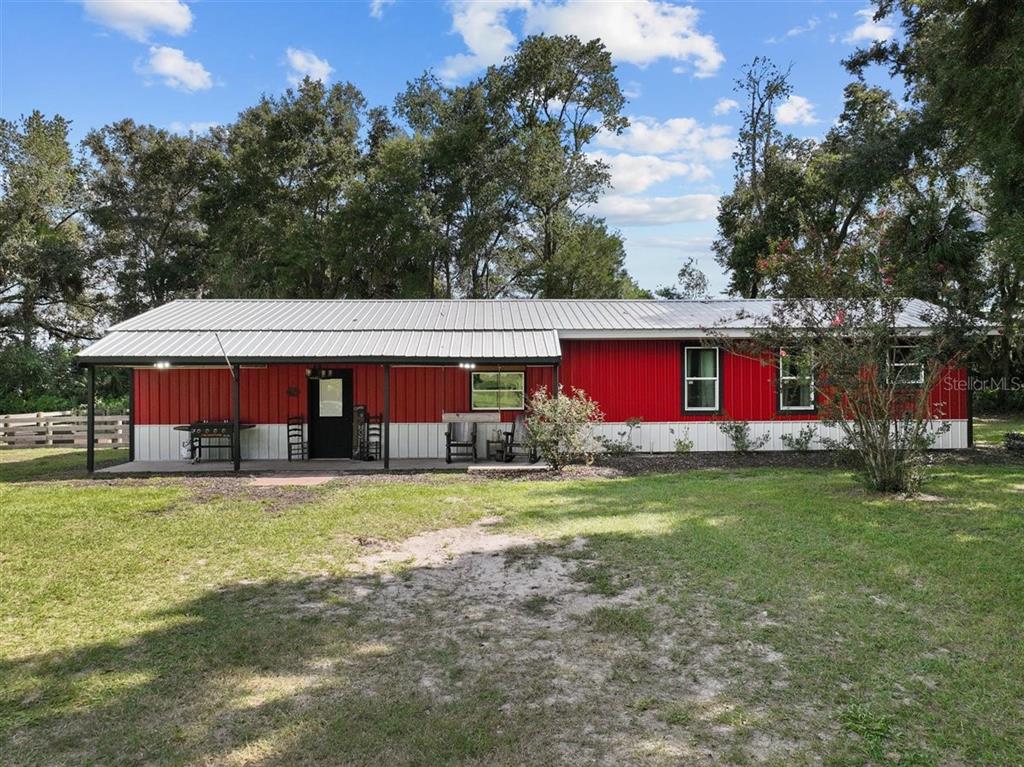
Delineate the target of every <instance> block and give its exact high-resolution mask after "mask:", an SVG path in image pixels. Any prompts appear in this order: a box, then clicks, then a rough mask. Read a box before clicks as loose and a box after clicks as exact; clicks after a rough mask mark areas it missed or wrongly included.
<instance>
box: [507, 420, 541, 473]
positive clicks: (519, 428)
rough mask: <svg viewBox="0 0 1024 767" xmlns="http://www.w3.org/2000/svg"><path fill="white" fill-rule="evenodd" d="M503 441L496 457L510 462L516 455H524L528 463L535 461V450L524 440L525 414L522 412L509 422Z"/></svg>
mask: <svg viewBox="0 0 1024 767" xmlns="http://www.w3.org/2000/svg"><path fill="white" fill-rule="evenodd" d="M504 437H505V439H504V443H503V444H502V445H501V447H500V448H499V449H498V459H499V460H501V461H504V462H505V463H511V462H512V461H514V460H515V457H516V456H517V455H522V456H525V457H526V459H527V460H529V462H530V463H536V462H537V451H536V450H534V449H533V448H532V447H531V446H530V444H529V443H528V442H527V441H526V416H524V415H523V414H522V413H520V414H519V415H517V416H516V420H514V421H513V422H512V423H510V424H509V428H508V431H506V432H505V435H504Z"/></svg>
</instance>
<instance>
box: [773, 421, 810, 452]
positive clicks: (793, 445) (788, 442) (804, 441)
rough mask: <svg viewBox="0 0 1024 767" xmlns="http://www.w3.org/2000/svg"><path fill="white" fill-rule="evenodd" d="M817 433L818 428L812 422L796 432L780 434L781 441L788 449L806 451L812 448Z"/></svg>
mask: <svg viewBox="0 0 1024 767" xmlns="http://www.w3.org/2000/svg"><path fill="white" fill-rule="evenodd" d="M817 433H818V430H817V429H815V428H814V426H813V425H812V424H808V425H807V426H804V427H803V428H802V429H800V431H798V432H797V433H796V434H782V435H780V436H779V441H781V442H782V444H783V445H785V446H786V448H787V449H788V450H795V451H796V452H798V453H806V452H807V451H809V450H810V449H811V443H812V442H813V441H814V437H815V436H816V435H817Z"/></svg>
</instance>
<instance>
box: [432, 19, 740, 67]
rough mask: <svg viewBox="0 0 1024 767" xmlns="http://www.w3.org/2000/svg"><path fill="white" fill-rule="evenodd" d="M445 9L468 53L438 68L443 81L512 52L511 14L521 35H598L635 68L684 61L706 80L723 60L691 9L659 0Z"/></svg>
mask: <svg viewBox="0 0 1024 767" xmlns="http://www.w3.org/2000/svg"><path fill="white" fill-rule="evenodd" d="M449 8H450V9H451V12H452V32H454V33H456V34H458V35H460V36H461V37H462V39H463V42H464V43H465V44H466V48H467V49H468V50H467V52H466V53H459V54H456V55H454V56H449V57H447V58H446V59H445V60H444V62H443V63H442V64H441V67H440V74H441V76H442V77H443V78H444V79H446V80H449V81H452V80H459V79H461V78H464V77H466V76H468V75H471V74H473V73H475V72H477V71H479V70H481V69H484V68H486V67H487V66H490V65H491V64H497V63H499V62H500V61H502V59H504V58H505V57H506V56H508V55H509V54H510V53H511V52H512V50H513V48H514V47H515V44H516V40H517V39H518V38H517V37H516V35H515V34H514V33H513V32H512V30H511V29H510V28H509V15H510V14H511V13H512V12H520V13H522V14H523V23H522V33H523V34H526V35H530V34H537V33H542V34H548V35H565V34H573V35H576V36H577V37H579V38H580V39H581V40H592V39H594V38H597V37H599V38H601V40H602V41H603V42H604V44H605V45H606V46H607V48H608V50H609V51H611V54H612V56H613V58H615V60H616V61H622V62H629V63H631V64H636V65H638V66H641V67H643V66H647V65H648V64H650V63H651V62H654V61H657V60H659V59H665V58H667V59H673V60H676V61H683V62H686V63H687V64H688V65H689V66H690V68H691V69H692V71H693V73H694V75H695V76H696V77H710V76H711V75H714V74H715V73H716V72H717V71H718V69H719V68H720V67H721V65H722V63H723V62H724V61H725V57H724V56H723V55H722V52H721V51H720V50H719V49H718V43H717V42H715V38H714V37H712V36H711V35H707V34H703V33H701V32H700V31H699V30H698V29H697V20H698V18H699V17H700V12H699V11H698V10H697V9H695V8H693V7H691V6H678V5H674V4H672V3H669V2H661V0H635V1H634V2H629V3H617V2H606V3H595V2H592V1H591V0H565V1H564V2H561V3H557V2H544V1H543V0H494V1H493V2H474V1H473V0H451V2H449ZM677 69H679V70H680V71H691V70H690V69H687V68H685V67H677Z"/></svg>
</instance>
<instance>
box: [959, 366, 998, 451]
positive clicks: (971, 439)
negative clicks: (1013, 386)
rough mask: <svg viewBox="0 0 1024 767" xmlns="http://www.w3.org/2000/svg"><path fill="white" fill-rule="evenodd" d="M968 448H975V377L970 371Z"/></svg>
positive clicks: (968, 377) (968, 388)
mask: <svg viewBox="0 0 1024 767" xmlns="http://www.w3.org/2000/svg"><path fill="white" fill-rule="evenodd" d="M1004 385H1005V382H1004ZM967 447H974V376H973V375H971V371H970V370H968V371H967Z"/></svg>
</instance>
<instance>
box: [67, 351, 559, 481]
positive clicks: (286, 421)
mask: <svg viewBox="0 0 1024 767" xmlns="http://www.w3.org/2000/svg"><path fill="white" fill-rule="evenodd" d="M537 362H538V361H537V360H536V359H531V360H515V359H501V360H488V361H486V362H480V363H478V362H476V361H467V360H460V361H457V362H454V363H453V362H452V361H448V360H445V361H444V362H439V363H438V364H429V363H426V362H416V363H411V364H392V363H389V362H378V363H373V362H368V361H366V360H352V361H348V360H330V361H327V360H303V361H301V362H299V361H294V362H291V361H290V362H266V363H263V362H260V361H256V360H247V361H246V362H244V363H236V362H233V361H229V362H228V363H227V364H221V365H209V364H206V365H203V364H197V362H196V361H193V360H173V359H172V360H155V361H154V362H152V363H151V364H148V365H140V364H138V363H137V362H135V361H134V360H132V361H130V362H129V363H128V364H125V365H124V366H125V367H129V368H130V369H131V386H130V397H129V399H130V405H129V409H130V421H131V422H130V427H129V429H128V433H129V450H128V453H129V461H128V462H127V463H126V464H122V465H120V466H117V467H112V468H108V469H104V470H102V471H103V472H105V473H125V472H131V473H157V474H180V473H192V472H202V473H219V472H224V471H233V472H246V471H259V472H267V471H309V470H314V467H316V468H315V470H318V471H319V470H323V471H336V472H339V473H348V472H356V473H365V472H375V471H389V470H395V471H432V470H439V469H452V470H464V469H466V468H467V467H468V466H470V465H480V466H485V465H488V464H489V465H494V464H493V461H494V460H496V459H497V457H498V456H497V455H496V447H495V446H496V442H495V440H496V439H499V440H500V437H501V435H503V434H505V433H507V432H508V430H509V429H510V428H513V422H514V421H515V419H516V418H517V417H520V416H521V415H522V413H523V407H524V405H525V399H526V397H528V396H529V393H530V392H532V391H533V390H535V389H536V388H538V387H539V386H547V387H548V388H549V389H556V388H557V381H558V364H557V362H550V363H548V364H537ZM133 363H134V364H133ZM96 367H98V366H97V365H89V366H87V380H88V386H87V391H88V402H87V415H88V423H89V424H92V422H93V415H92V414H93V413H94V411H95V408H94V405H93V403H94V396H93V391H94V385H93V382H94V379H95V369H96ZM495 376H497V377H499V378H500V380H501V381H502V382H503V383H502V385H503V386H511V387H512V389H513V390H514V391H513V392H511V393H510V392H505V391H504V390H493V389H490V390H487V389H485V390H481V389H480V387H481V386H482V385H484V384H487V382H488V381H493V380H494V378H495ZM508 381H512V383H511V384H509V383H507V382H508ZM505 394H511V395H514V396H513V398H514V399H515V401H514V402H513V401H511V400H506V399H503V397H504V395H505ZM374 419H376V420H375V421H374ZM373 422H375V423H376V424H378V426H377V427H376V434H377V444H376V450H375V451H370V452H369V453H366V452H365V451H363V450H361V448H362V447H365V444H364V443H365V433H366V432H365V430H366V429H367V428H368V424H370V423H373ZM195 427H202V428H203V429H207V430H210V429H212V430H214V431H215V432H218V433H219V434H218V436H219V437H221V438H222V441H221V442H220V443H219V444H218V443H217V441H216V440H211V441H208V442H207V443H202V447H201V449H200V450H199V451H198V452H197V451H196V450H195V442H194V441H192V442H191V443H190V440H193V435H194V433H195V432H194V428H195ZM449 429H452V430H453V431H456V432H459V433H460V434H462V435H463V436H462V437H461V439H463V440H465V439H466V436H465V435H466V433H467V432H469V431H470V429H472V434H474V435H475V439H473V443H474V444H475V445H476V448H477V450H476V455H475V456H470V455H466V454H465V452H463V453H461V454H460V455H458V456H457V458H456V457H453V462H451V463H449V462H447V461H446V460H445V457H446V446H447V443H446V438H447V435H448V431H449ZM520 429H521V426H520ZM296 430H297V431H298V434H299V440H300V441H301V443H302V447H301V449H299V450H297V451H296V450H295V445H294V441H295V434H296ZM361 435H363V436H361ZM519 438H520V439H521V438H522V434H521V433H520V435H519ZM87 444H88V449H87V453H88V455H87V464H88V468H89V471H90V472H93V471H94V469H95V464H94V455H93V453H94V441H93V440H87ZM190 444H191V445H192V449H191V453H190V452H189V449H190V448H189V445H190ZM497 444H499V445H500V441H499V442H498V443H497ZM367 458H371V459H372V460H365V459H367ZM193 459H198V460H193ZM289 459H291V460H289ZM360 459H363V460H360Z"/></svg>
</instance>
